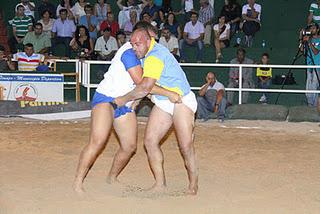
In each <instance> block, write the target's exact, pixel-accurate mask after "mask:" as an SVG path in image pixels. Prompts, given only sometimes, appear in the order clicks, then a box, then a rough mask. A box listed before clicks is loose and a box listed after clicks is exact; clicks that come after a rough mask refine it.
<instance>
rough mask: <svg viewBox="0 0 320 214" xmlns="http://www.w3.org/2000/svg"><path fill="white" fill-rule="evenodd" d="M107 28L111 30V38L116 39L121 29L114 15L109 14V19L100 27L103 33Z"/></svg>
mask: <svg viewBox="0 0 320 214" xmlns="http://www.w3.org/2000/svg"><path fill="white" fill-rule="evenodd" d="M107 27H109V28H111V36H113V37H116V34H117V32H118V31H119V29H120V28H119V24H118V22H117V21H115V20H114V16H113V13H108V14H107V19H106V20H104V21H103V22H102V23H101V25H100V31H101V32H103V31H104V29H106V28H107ZM101 34H102V33H101Z"/></svg>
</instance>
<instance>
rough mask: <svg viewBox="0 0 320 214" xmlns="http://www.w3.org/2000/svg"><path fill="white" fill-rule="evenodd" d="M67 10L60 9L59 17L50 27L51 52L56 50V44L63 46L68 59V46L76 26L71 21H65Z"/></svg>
mask: <svg viewBox="0 0 320 214" xmlns="http://www.w3.org/2000/svg"><path fill="white" fill-rule="evenodd" d="M67 15H68V10H67V9H61V10H60V13H59V17H60V18H58V19H57V20H56V21H55V22H54V24H53V27H52V50H54V51H55V50H56V46H57V45H58V44H63V45H64V47H65V56H67V57H70V56H71V51H70V48H69V44H70V41H71V39H72V38H73V35H74V32H75V31H76V26H75V25H74V22H73V21H72V20H69V19H67Z"/></svg>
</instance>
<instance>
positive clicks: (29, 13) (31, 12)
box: [16, 1, 35, 18]
mask: <svg viewBox="0 0 320 214" xmlns="http://www.w3.org/2000/svg"><path fill="white" fill-rule="evenodd" d="M29 3H30V4H31V5H32V6H33V7H35V4H34V3H33V2H31V1H30V2H29ZM19 5H22V6H23V7H24V15H26V16H32V17H33V18H34V9H33V10H31V9H30V8H29V5H28V4H27V5H24V4H22V3H19V4H17V5H16V12H17V9H18V6H19Z"/></svg>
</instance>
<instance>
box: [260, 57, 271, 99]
mask: <svg viewBox="0 0 320 214" xmlns="http://www.w3.org/2000/svg"><path fill="white" fill-rule="evenodd" d="M261 64H262V65H268V64H269V54H267V53H264V54H262V57H261ZM257 77H258V86H259V88H261V89H269V88H270V85H271V79H272V68H265V67H260V68H257ZM259 102H261V103H267V102H268V97H267V93H263V94H262V96H261V97H260V99H259Z"/></svg>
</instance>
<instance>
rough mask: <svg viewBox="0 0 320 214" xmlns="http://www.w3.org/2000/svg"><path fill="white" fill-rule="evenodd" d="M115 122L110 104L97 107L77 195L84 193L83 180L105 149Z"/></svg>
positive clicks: (80, 168)
mask: <svg viewBox="0 0 320 214" xmlns="http://www.w3.org/2000/svg"><path fill="white" fill-rule="evenodd" d="M112 122H113V109H112V107H111V105H110V104H108V103H101V104H98V105H97V106H95V108H94V109H93V110H92V115H91V133H90V140H89V144H87V145H86V146H85V147H84V148H83V150H82V152H81V154H80V159H79V164H78V168H77V172H76V177H75V180H74V183H73V188H74V190H75V191H76V192H77V193H83V191H84V190H83V180H84V178H85V177H86V175H87V174H88V172H89V169H90V167H91V166H92V165H93V164H94V162H95V160H96V159H97V157H98V155H99V154H100V153H101V152H102V150H103V149H104V147H105V144H106V141H107V138H108V135H109V133H110V130H111V127H112Z"/></svg>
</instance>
